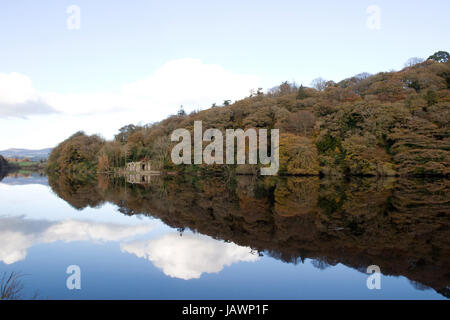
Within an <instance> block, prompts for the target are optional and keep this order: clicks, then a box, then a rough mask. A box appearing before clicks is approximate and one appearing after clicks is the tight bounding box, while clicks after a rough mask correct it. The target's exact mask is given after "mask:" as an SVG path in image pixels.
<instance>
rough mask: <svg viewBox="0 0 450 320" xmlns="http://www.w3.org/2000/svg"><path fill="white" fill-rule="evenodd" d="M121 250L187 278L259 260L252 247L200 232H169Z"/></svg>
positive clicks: (166, 272)
mask: <svg viewBox="0 0 450 320" xmlns="http://www.w3.org/2000/svg"><path fill="white" fill-rule="evenodd" d="M121 248H122V251H124V252H128V253H132V254H135V255H136V256H137V257H139V258H146V259H148V260H150V261H151V262H152V263H153V264H154V265H155V266H156V267H158V268H160V269H162V271H163V272H164V274H166V275H168V276H170V277H173V278H180V279H184V280H189V279H197V278H200V276H201V275H202V274H203V273H217V272H220V271H221V270H222V269H223V268H224V267H225V266H230V265H231V264H233V263H236V262H241V261H247V262H250V261H257V260H258V259H259V256H258V254H257V253H255V252H252V250H251V249H250V248H249V247H241V246H238V245H236V244H234V243H226V242H223V241H219V240H215V239H213V238H210V237H208V236H204V235H200V234H184V235H183V237H180V236H179V234H177V233H169V234H166V235H164V236H163V237H161V238H159V239H152V240H143V241H134V242H131V243H128V244H121Z"/></svg>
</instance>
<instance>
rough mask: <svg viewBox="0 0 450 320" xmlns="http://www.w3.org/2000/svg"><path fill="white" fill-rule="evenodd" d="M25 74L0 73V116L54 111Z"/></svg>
mask: <svg viewBox="0 0 450 320" xmlns="http://www.w3.org/2000/svg"><path fill="white" fill-rule="evenodd" d="M55 112H56V110H55V109H53V108H52V107H51V106H50V105H49V104H48V103H47V102H46V101H45V99H44V97H43V96H42V95H41V94H39V93H38V92H37V90H36V89H34V88H33V85H32V82H31V79H30V78H29V77H27V76H25V75H22V74H19V73H16V72H13V73H9V74H6V73H0V117H26V116H29V115H34V114H47V113H55Z"/></svg>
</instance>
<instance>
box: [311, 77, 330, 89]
mask: <svg viewBox="0 0 450 320" xmlns="http://www.w3.org/2000/svg"><path fill="white" fill-rule="evenodd" d="M326 83H327V81H326V80H325V79H323V78H316V79H314V80H313V81H312V82H311V86H312V87H313V88H314V89H316V90H318V91H323V90H325V88H326V87H327V85H326Z"/></svg>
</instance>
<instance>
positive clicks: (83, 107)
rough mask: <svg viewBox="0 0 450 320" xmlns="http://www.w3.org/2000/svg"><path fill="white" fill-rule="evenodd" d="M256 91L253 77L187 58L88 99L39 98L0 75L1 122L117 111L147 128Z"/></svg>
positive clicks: (12, 77)
mask: <svg viewBox="0 0 450 320" xmlns="http://www.w3.org/2000/svg"><path fill="white" fill-rule="evenodd" d="M2 85H5V86H4V87H3V89H1V88H2ZM259 85H260V79H259V78H258V77H256V76H253V75H242V74H235V73H232V72H230V71H227V70H225V69H224V68H223V67H221V66H219V65H215V64H204V63H202V62H201V60H198V59H190V58H186V59H179V60H174V61H171V62H168V63H166V64H164V65H163V66H162V67H160V68H159V69H158V70H156V71H155V72H154V73H153V74H152V75H150V76H148V77H146V78H144V79H140V80H137V81H135V82H132V83H128V84H124V85H123V86H122V88H121V89H120V90H117V91H105V92H97V93H87V94H61V93H57V92H38V91H37V90H35V89H34V88H33V86H32V83H31V80H30V79H29V78H28V77H26V76H24V75H21V74H18V73H11V74H9V75H8V74H0V117H1V116H11V115H15V116H18V117H24V116H27V115H30V114H36V113H50V112H54V111H55V110H57V111H60V112H63V113H65V114H69V115H80V114H81V115H83V114H86V115H92V114H97V113H106V112H115V111H121V112H138V114H139V115H140V116H142V117H145V119H147V120H148V121H145V119H142V120H144V122H151V121H157V120H162V119H163V118H164V117H166V116H168V115H170V114H174V113H176V112H177V110H178V109H179V107H180V105H183V106H184V108H185V110H186V111H193V110H196V109H204V108H208V107H210V106H211V103H214V102H216V103H222V102H223V100H225V99H230V100H237V99H240V98H243V97H245V96H247V95H248V94H249V91H250V89H255V88H257V87H258V86H259ZM31 102H33V103H34V104H31V105H30V103H31ZM38 103H40V104H41V107H40V108H39V107H38ZM24 104H25V105H24ZM124 125H125V123H124Z"/></svg>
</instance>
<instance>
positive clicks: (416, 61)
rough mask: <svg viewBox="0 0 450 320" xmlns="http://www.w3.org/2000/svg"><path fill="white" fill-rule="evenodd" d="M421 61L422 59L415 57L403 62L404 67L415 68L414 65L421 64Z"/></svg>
mask: <svg viewBox="0 0 450 320" xmlns="http://www.w3.org/2000/svg"><path fill="white" fill-rule="evenodd" d="M423 61H424V60H423V59H422V58H417V57H413V58H409V59H408V61H406V62H405V67H412V66H415V65H416V64H419V63H422V62H423Z"/></svg>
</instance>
